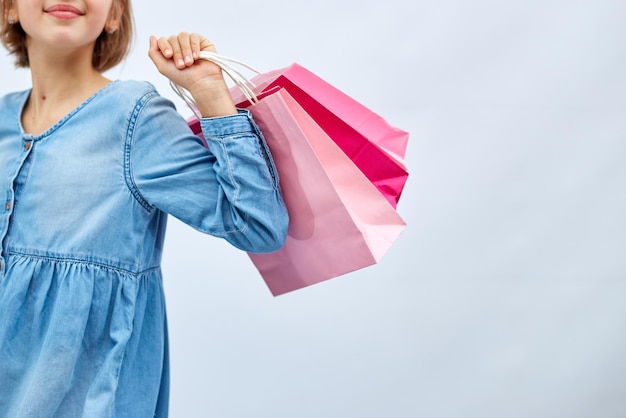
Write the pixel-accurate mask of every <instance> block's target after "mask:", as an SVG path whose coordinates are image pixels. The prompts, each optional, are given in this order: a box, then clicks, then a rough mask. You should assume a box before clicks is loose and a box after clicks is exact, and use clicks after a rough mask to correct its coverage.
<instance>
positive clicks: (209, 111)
mask: <svg viewBox="0 0 626 418" xmlns="http://www.w3.org/2000/svg"><path fill="white" fill-rule="evenodd" d="M200 51H211V52H215V46H214V45H213V44H212V43H211V41H209V40H208V39H207V38H205V37H204V36H201V35H198V34H195V33H192V34H189V33H186V32H182V33H180V34H178V35H172V36H170V37H168V38H166V37H161V38H159V39H158V40H157V38H156V37H154V36H151V37H150V49H149V51H148V55H149V56H150V59H151V60H152V62H153V63H154V65H155V66H156V67H157V69H158V70H159V72H160V73H161V74H163V75H164V76H165V77H167V78H168V79H170V80H171V81H172V82H173V83H175V84H178V85H179V86H181V87H183V88H185V89H187V90H188V91H189V92H190V93H191V95H192V96H193V98H194V100H195V102H196V105H197V106H198V109H199V110H200V112H201V114H202V116H204V117H213V116H224V115H229V114H234V113H237V110H236V109H235V106H234V104H233V101H232V98H231V96H230V92H229V90H228V86H227V85H226V81H225V80H224V76H223V75H222V70H221V68H220V67H219V66H217V65H215V64H214V63H212V62H210V61H207V60H204V59H199V53H200Z"/></svg>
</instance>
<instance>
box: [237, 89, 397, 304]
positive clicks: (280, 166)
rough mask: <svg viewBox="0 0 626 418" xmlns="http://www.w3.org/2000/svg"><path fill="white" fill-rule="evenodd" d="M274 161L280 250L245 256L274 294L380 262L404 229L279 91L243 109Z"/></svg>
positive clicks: (319, 130)
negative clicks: (282, 210) (281, 224)
mask: <svg viewBox="0 0 626 418" xmlns="http://www.w3.org/2000/svg"><path fill="white" fill-rule="evenodd" d="M249 110H250V111H251V112H252V114H253V116H254V119H255V121H256V122H257V124H258V125H259V128H260V129H261V132H263V135H264V137H265V139H266V141H267V144H268V146H269V148H270V150H271V152H272V156H273V158H274V161H275V163H276V167H277V170H278V174H279V177H280V185H281V188H282V191H283V196H284V199H285V203H286V205H287V209H288V211H289V216H290V223H289V230H288V237H287V241H286V243H285V245H284V247H283V248H282V249H281V250H279V251H277V252H274V253H271V254H252V253H249V256H250V258H251V259H252V262H253V263H254V265H255V266H256V268H257V269H258V270H259V272H260V273H261V275H262V276H263V279H264V280H265V282H266V283H267V286H268V287H269V289H270V291H271V292H272V294H274V295H280V294H283V293H286V292H290V291H293V290H296V289H300V288H303V287H306V286H309V285H312V284H315V283H319V282H322V281H324V280H328V279H331V278H333V277H337V276H340V275H342V274H345V273H348V272H351V271H355V270H358V269H361V268H363V267H366V266H369V265H372V264H375V263H377V262H378V261H380V259H381V258H382V256H383V255H384V254H385V253H386V252H387V250H388V249H389V248H390V246H391V245H392V243H393V242H394V241H395V240H396V238H397V237H398V236H399V235H400V233H401V232H402V231H403V230H404V228H405V227H406V224H405V222H404V221H403V220H402V218H401V217H400V216H399V215H398V213H397V212H396V211H395V209H394V208H393V207H392V206H391V205H390V204H389V202H388V201H387V199H386V198H385V197H384V196H383V195H382V194H380V193H379V191H378V190H377V189H376V187H374V185H373V184H372V183H371V182H370V181H369V180H368V179H367V178H366V177H365V175H364V174H363V173H362V172H361V171H360V170H359V169H358V168H357V167H356V166H355V165H354V163H353V162H352V161H351V160H350V158H349V157H348V156H347V155H346V154H345V153H344V152H343V151H342V150H341V149H340V148H339V147H338V146H337V144H335V142H334V141H333V140H331V139H330V137H329V135H328V134H327V133H326V132H324V130H323V129H322V128H321V127H320V126H319V125H318V124H317V123H316V121H314V120H313V118H312V117H311V116H310V115H309V114H308V113H307V112H306V111H305V110H304V109H303V108H302V106H300V105H299V104H298V103H297V102H296V100H295V99H294V98H293V97H292V96H291V95H290V93H288V92H287V91H286V90H285V89H279V90H278V91H276V92H274V93H272V94H269V95H268V96H266V97H264V98H262V99H261V100H260V101H259V102H258V103H257V104H255V105H254V106H250V107H249Z"/></svg>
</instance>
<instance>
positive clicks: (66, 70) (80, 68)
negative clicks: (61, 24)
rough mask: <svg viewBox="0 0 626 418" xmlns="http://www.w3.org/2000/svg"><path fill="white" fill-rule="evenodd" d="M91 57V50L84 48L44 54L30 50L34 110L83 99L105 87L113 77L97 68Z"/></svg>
mask: <svg viewBox="0 0 626 418" xmlns="http://www.w3.org/2000/svg"><path fill="white" fill-rule="evenodd" d="M91 60H92V56H91V54H85V53H80V51H75V52H74V53H71V54H69V53H68V54H63V51H54V52H49V53H45V54H44V53H38V51H36V50H34V51H30V50H29V61H30V69H31V76H32V83H33V89H32V92H31V96H30V100H29V106H31V109H32V110H33V111H34V114H38V113H40V112H44V113H45V111H46V109H47V108H54V107H56V106H59V105H60V104H62V103H64V102H68V101H69V102H70V103H71V102H74V101H76V100H80V101H82V100H84V99H86V98H87V97H89V96H91V95H92V94H93V93H95V92H96V91H98V90H99V89H101V88H102V87H104V86H105V85H106V84H107V83H108V82H109V81H108V80H107V79H106V78H104V77H103V76H102V74H100V73H99V72H98V71H97V70H95V69H94V68H93V66H92V63H91ZM85 96H86V97H85Z"/></svg>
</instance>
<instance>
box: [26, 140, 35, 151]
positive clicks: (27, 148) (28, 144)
mask: <svg viewBox="0 0 626 418" xmlns="http://www.w3.org/2000/svg"><path fill="white" fill-rule="evenodd" d="M32 143H33V141H26V143H25V144H24V149H25V150H26V151H28V150H29V149H30V146H31V145H32Z"/></svg>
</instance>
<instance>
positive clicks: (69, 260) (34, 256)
mask: <svg viewBox="0 0 626 418" xmlns="http://www.w3.org/2000/svg"><path fill="white" fill-rule="evenodd" d="M11 255H16V256H21V257H27V258H32V259H38V260H50V261H55V262H57V263H68V264H82V265H88V266H95V267H100V268H104V269H107V270H112V271H115V272H119V273H126V274H131V275H134V276H138V275H141V274H145V273H149V272H150V271H153V270H158V269H160V267H161V266H160V265H156V266H151V267H146V268H144V269H141V270H132V269H129V268H124V267H120V266H115V265H112V264H108V263H106V262H103V261H99V260H87V259H84V258H80V257H68V256H61V255H42V254H33V253H29V252H25V251H19V250H11V249H9V248H7V249H6V256H11Z"/></svg>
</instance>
